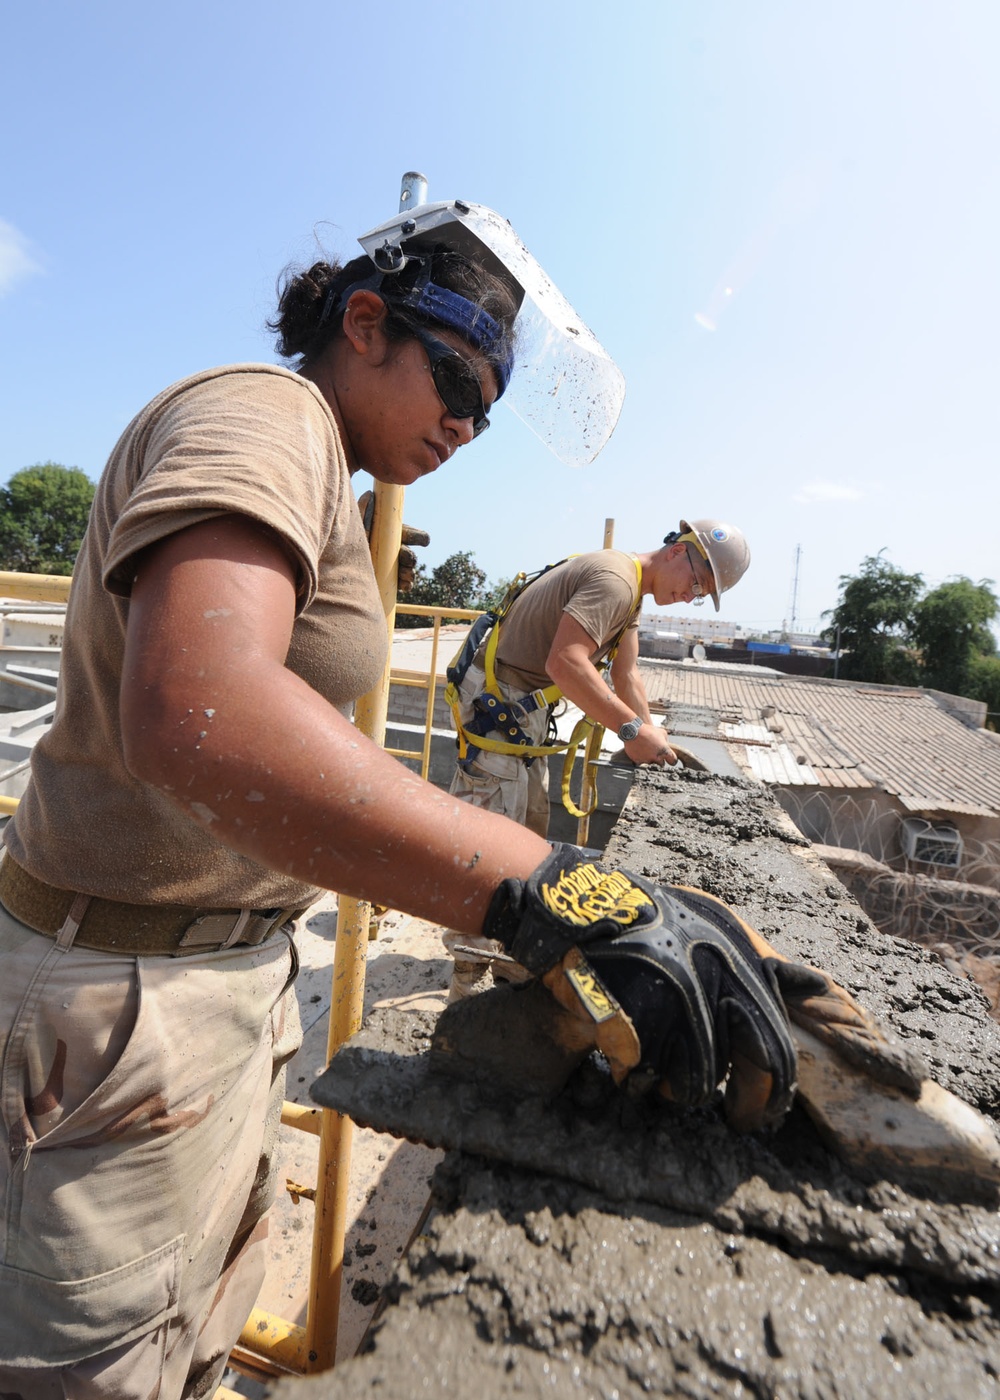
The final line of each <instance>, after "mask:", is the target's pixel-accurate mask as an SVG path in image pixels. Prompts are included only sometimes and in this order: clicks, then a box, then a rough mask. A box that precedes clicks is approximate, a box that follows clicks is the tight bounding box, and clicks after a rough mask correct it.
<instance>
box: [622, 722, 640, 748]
mask: <svg viewBox="0 0 1000 1400" xmlns="http://www.w3.org/2000/svg"><path fill="white" fill-rule="evenodd" d="M641 728H642V720H641V719H640V718H639V716H638V715H634V716H633V718H632V719H627V720H626V721H625V723H624V724H623V725H622V727H621V728H620V729H619V731H618V737H619V739H620V740H621V741H622V743H623V744H627V743H628V741H629V740H630V739H636V738H638V735H639V730H640V729H641Z"/></svg>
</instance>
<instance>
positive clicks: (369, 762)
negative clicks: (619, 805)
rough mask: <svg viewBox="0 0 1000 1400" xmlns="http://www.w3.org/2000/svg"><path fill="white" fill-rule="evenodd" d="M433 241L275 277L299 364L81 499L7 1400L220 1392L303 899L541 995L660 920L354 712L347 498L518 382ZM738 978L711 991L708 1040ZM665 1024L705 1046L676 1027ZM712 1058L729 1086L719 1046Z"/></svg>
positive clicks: (13, 1230) (1, 869) (0, 1276)
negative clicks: (567, 966)
mask: <svg viewBox="0 0 1000 1400" xmlns="http://www.w3.org/2000/svg"><path fill="white" fill-rule="evenodd" d="M455 209H456V210H459V211H460V212H461V211H463V210H465V212H467V210H466V207H465V206H459V205H456V206H455ZM487 212H489V211H487ZM456 218H457V216H456ZM494 218H495V216H494ZM449 229H452V232H453V231H454V230H453V228H452V225H448V226H447V227H445V229H444V230H443V232H441V231H435V232H433V233H432V236H430V238H429V240H428V239H425V240H424V241H422V242H421V241H417V242H408V236H407V230H406V227H405V226H403V227H402V229H401V233H402V234H403V235H404V236H403V237H402V239H401V241H400V242H399V243H398V244H396V245H392V246H389V244H388V243H386V244H385V246H384V247H383V246H382V245H379V247H378V248H377V249H376V250H375V252H373V253H372V254H371V256H368V255H366V256H364V257H362V258H359V259H356V260H355V261H354V262H352V263H348V264H347V266H346V267H340V266H338V265H336V264H332V263H317V264H316V265H315V266H313V267H312V268H310V269H309V270H308V271H307V272H305V273H303V274H301V275H299V276H296V277H293V278H291V279H290V280H289V282H288V283H287V285H286V287H285V289H284V291H283V293H282V296H281V300H280V305H279V309H278V314H277V317H276V319H275V322H274V329H275V330H276V331H277V333H278V336H279V350H280V353H281V354H282V355H283V356H284V357H286V358H288V359H290V360H291V361H292V362H293V364H294V371H292V372H290V371H288V370H284V369H279V368H275V367H274V366H262V365H241V366H240V365H238V366H228V367H226V368H224V369H221V370H211V371H207V372H206V373H203V374H200V375H195V376H193V377H192V378H190V379H188V380H185V381H183V382H182V383H180V384H177V385H173V386H171V387H170V388H169V389H167V390H165V391H164V392H163V393H162V394H160V395H159V396H158V397H157V398H156V399H154V400H153V402H152V403H151V404H149V405H147V406H146V408H144V409H143V410H142V411H141V412H140V413H139V414H138V415H137V417H136V418H135V419H134V420H133V422H132V423H131V424H130V425H129V426H128V428H126V430H125V432H124V434H123V435H122V438H121V439H120V441H119V443H118V444H117V446H116V448H115V450H114V452H113V453H112V456H111V458H110V460H109V463H108V466H107V469H106V471H105V473H104V475H103V477H102V479H101V482H100V484H99V486H98V490H97V494H96V496H95V501H94V507H93V512H92V516H91V522H90V526H89V528H88V533H87V537H86V540H85V542H84V546H83V549H82V550H81V554H80V558H79V561H78V565H77V570H76V573H75V575H74V584H73V590H72V595H71V599H70V604H69V609H68V614H67V629H66V643H65V652H64V660H63V670H62V675H61V681H60V699H59V702H58V705H57V713H56V717H55V721H54V723H53V725H52V729H51V733H50V734H49V735H48V736H47V737H46V738H45V739H44V740H43V741H42V742H41V743H40V744H39V745H38V747H37V751H36V755H35V763H34V767H33V776H32V782H31V784H30V786H29V788H28V791H27V793H26V794H25V797H24V799H23V802H22V804H21V806H20V808H19V810H18V812H17V814H16V816H15V818H14V820H13V822H12V823H11V824H10V827H9V829H8V831H7V832H6V833H5V841H6V845H7V855H6V857H5V859H4V861H3V864H2V866H0V905H2V907H0V958H2V975H0V1026H2V1027H3V1028H4V1033H5V1034H6V1037H7V1039H6V1044H5V1049H4V1055H3V1084H2V1093H3V1099H4V1107H5V1112H4V1115H3V1123H4V1125H5V1128H4V1132H5V1136H6V1141H5V1142H4V1144H3V1147H4V1150H3V1151H0V1164H2V1166H0V1174H4V1175H5V1176H7V1175H8V1174H9V1178H8V1180H6V1181H3V1182H0V1189H3V1194H4V1198H5V1201H6V1210H7V1217H6V1221H5V1229H4V1236H3V1237H4V1239H5V1241H6V1253H5V1256H4V1258H3V1260H2V1262H3V1264H4V1266H5V1267H4V1268H3V1269H2V1270H0V1390H3V1391H11V1392H19V1393H22V1394H24V1395H25V1396H31V1397H49V1396H53V1397H55V1396H62V1395H64V1394H65V1395H74V1394H81V1393H86V1395H87V1396H88V1397H91V1400H93V1398H94V1397H102V1396H103V1397H111V1396H114V1397H116V1400H121V1397H131V1396H140V1395H152V1394H159V1395H160V1396H161V1397H162V1400H175V1397H177V1396H183V1395H187V1394H188V1393H192V1392H195V1391H196V1392H197V1393H198V1394H210V1393H211V1392H212V1390H213V1389H214V1386H215V1382H216V1380H217V1378H218V1375H219V1374H220V1373H221V1371H222V1368H223V1366H224V1364H225V1360H226V1357H227V1356H228V1353H229V1349H230V1348H231V1346H232V1344H233V1342H234V1341H235V1339H236V1336H237V1334H238V1332H239V1330H240V1327H241V1326H242V1323H243V1322H244V1320H245V1319H246V1317H247V1315H248V1313H249V1310H250V1308H251V1306H252V1304H253V1302H254V1299H255V1296H256V1292H257V1288H258V1285H259V1282H260V1278H261V1274H262V1262H261V1261H262V1255H261V1250H262V1243H263V1236H264V1235H265V1234H266V1230H264V1229H263V1228H262V1227H261V1217H262V1215H263V1213H264V1212H265V1210H266V1208H267V1205H268V1203H269V1200H270V1195H271V1188H272V1179H271V1171H272V1165H273V1164H272V1160H271V1148H272V1146H273V1142H274V1136H275V1132H276V1128H277V1121H278V1113H279V1111H280V1105H281V1099H282V1081H281V1075H280V1067H281V1065H282V1064H283V1063H284V1061H285V1060H286V1059H287V1058H288V1056H289V1055H290V1054H291V1053H292V1052H293V1051H294V1049H295V1047H296V1044H297V1022H296V1016H295V1009H294V1008H295V1004H294V999H293V998H291V997H290V996H289V995H288V987H289V984H290V981H291V979H292V977H293V976H294V972H293V969H292V962H293V958H292V953H291V950H290V945H289V938H288V936H287V934H286V933H285V932H284V931H283V926H284V925H285V922H286V920H287V918H288V916H289V915H290V914H292V913H293V912H295V911H296V910H298V909H301V908H303V907H304V906H307V905H308V904H309V903H310V902H311V900H312V899H313V898H314V896H315V894H316V892H317V891H318V890H319V889H328V890H339V891H341V892H345V893H350V894H353V895H357V896H361V897H367V898H372V899H375V900H378V901H380V902H381V903H384V904H388V905H391V906H393V907H395V908H398V909H401V910H406V911H409V912H411V913H413V914H416V915H418V916H420V917H423V918H426V919H429V920H432V921H435V922H437V923H440V924H443V925H448V926H450V927H452V928H457V929H460V930H465V931H468V932H469V933H479V932H480V931H481V930H484V929H486V928H488V929H490V930H491V931H492V936H495V937H498V938H500V939H501V941H504V942H505V946H507V944H506V939H507V938H508V937H510V938H511V939H512V940H520V941H519V942H516V943H515V944H513V945H512V946H515V947H516V952H517V955H518V956H519V958H520V959H521V960H522V961H526V962H528V963H529V964H530V965H531V966H532V967H533V968H534V969H535V970H537V971H542V970H544V969H545V968H546V967H555V966H556V965H558V964H559V963H560V959H561V958H562V956H563V954H564V953H568V952H571V951H572V950H573V945H574V944H575V943H576V941H577V939H578V937H579V936H580V935H579V928H580V926H581V924H588V923H593V921H594V920H595V919H598V918H600V919H601V925H600V927H601V929H603V930H604V931H605V932H610V933H614V932H615V931H616V930H617V931H620V930H621V929H622V928H625V927H628V926H630V925H631V924H633V923H635V922H636V920H637V919H638V920H639V921H640V922H641V921H642V920H643V919H646V920H653V921H654V922H655V921H656V920H657V919H659V914H658V912H657V910H658V908H659V905H658V903H657V899H658V896H655V895H654V893H653V892H651V891H649V890H645V889H642V888H640V887H639V886H638V885H636V884H634V883H633V882H631V880H630V877H627V876H624V875H623V874H621V873H620V872H617V873H614V874H613V875H612V876H608V877H606V876H605V875H603V874H601V872H599V871H596V870H595V869H594V867H593V866H590V865H587V866H586V867H585V869H584V873H582V874H581V873H579V869H578V868H579V867H580V866H581V861H580V859H579V858H578V857H576V856H574V855H572V854H571V853H567V852H562V853H557V854H556V855H555V856H553V853H552V848H551V847H550V846H549V845H548V843H547V842H546V841H544V840H543V839H542V838H541V837H539V836H538V835H536V834H534V833H532V832H530V831H528V830H527V829H526V828H524V827H522V826H519V825H517V824H515V823H513V822H510V821H508V820H507V819H505V818H503V817H500V816H496V815H494V814H492V813H490V812H487V811H483V810H478V809H476V808H472V807H469V806H468V805H466V804H464V803H461V802H459V801H457V800H454V799H452V798H451V797H449V796H447V795H446V794H444V793H441V792H439V791H438V790H436V789H435V788H433V787H431V786H429V785H428V784H427V783H425V782H423V781H421V779H420V778H418V777H417V776H415V775H414V774H412V773H411V772H410V771H409V770H408V769H407V768H405V767H404V766H403V765H401V764H400V763H398V762H397V761H396V760H395V759H394V758H392V757H390V756H389V755H387V754H386V753H385V752H383V751H382V750H381V749H380V748H378V747H377V746H376V745H374V744H373V743H371V742H369V741H368V740H367V739H365V738H364V737H362V736H361V735H360V734H359V733H358V732H357V731H356V730H355V728H354V727H353V725H352V724H351V722H350V720H349V719H348V718H347V717H346V716H345V714H344V713H343V710H344V709H346V708H347V707H348V706H349V704H350V702H351V701H352V700H353V699H355V698H356V697H357V696H358V695H359V694H362V693H364V692H365V691H366V690H368V689H369V688H370V687H371V685H372V683H373V682H374V680H375V679H376V678H377V676H378V675H380V674H381V670H382V667H383V663H384V658H385V648H386V638H385V635H384V621H383V618H382V615H381V609H380V606H379V599H378V594H377V590H376V587H375V580H374V576H373V573H372V569H371V564H370V560H369V559H368V556H367V553H366V549H365V540H364V536H363V533H362V529H361V525H360V521H359V517H358V511H357V507H356V503H355V500H354V497H353V493H352V491H351V488H350V481H349V478H350V474H351V473H352V472H354V471H355V470H356V469H358V468H364V469H366V470H367V471H369V472H371V473H372V474H373V475H374V476H375V477H376V478H377V479H378V480H380V481H384V482H392V483H398V484H402V485H408V484H410V483H412V482H415V481H417V480H419V478H420V477H422V476H425V475H427V474H429V473H431V472H434V471H436V470H437V469H438V468H439V467H441V466H443V465H444V464H446V463H447V462H448V461H449V459H450V458H451V457H452V456H453V455H454V453H455V452H456V451H457V450H458V448H459V447H462V446H465V445H467V444H469V443H470V442H471V441H472V440H473V438H474V437H475V436H476V435H477V433H479V432H481V431H482V429H483V428H484V427H485V426H486V422H487V414H488V412H489V410H490V408H491V407H492V405H493V403H494V402H495V401H496V399H497V398H498V397H499V396H500V395H501V394H502V393H503V391H504V390H505V389H506V386H507V382H508V379H509V378H510V374H511V370H512V367H513V347H514V333H513V332H514V321H515V316H516V314H517V311H518V302H519V295H518V293H519V292H520V291H521V290H523V288H521V287H520V286H519V284H518V283H517V281H516V279H514V278H513V276H512V275H511V274H509V272H507V271H506V270H505V269H504V267H503V266H502V265H501V266H500V268H499V270H498V262H497V258H496V257H495V256H491V257H487V256H486V253H485V252H483V253H482V255H481V256H479V255H477V254H476V251H475V247H474V246H472V245H470V244H469V241H468V239H467V238H464V239H457V238H456V240H455V241H456V243H458V242H461V244H462V246H463V247H464V248H465V249H466V252H467V254H468V255H465V254H462V253H460V252H457V251H455V248H454V247H452V246H449V244H448V238H449V236H450V234H449ZM470 246H472V251H471V252H469V249H470ZM397 254H398V255H399V256H398V257H397ZM378 255H381V264H380V261H379V256H378ZM521 265H522V266H523V259H522V263H521ZM487 267H488V268H489V269H491V270H489V271H488V270H487ZM583 330H585V328H583ZM588 334H589V333H588ZM578 338H580V336H579V334H578ZM598 348H599V347H598ZM602 353H603V352H602ZM594 405H596V398H594V397H593V396H592V408H593V411H591V412H589V413H588V415H587V419H586V421H587V422H588V423H592V422H593V421H594V418H595V415H597V408H596V406H594ZM614 411H615V413H616V412H617V408H615V410H614ZM581 421H582V420H581ZM612 422H613V418H612ZM550 858H551V860H554V861H555V865H554V866H552V865H550V866H549V867H547V868H546V873H545V875H544V879H543V880H542V882H541V884H538V883H537V882H536V883H535V884H532V885H531V886H526V885H525V883H524V882H525V881H526V880H527V877H528V876H529V875H531V873H532V872H533V871H536V870H537V869H538V868H540V867H541V866H542V863H543V862H545V861H546V860H547V859H550ZM608 880H610V884H609V883H607V881H608ZM505 881H511V882H512V883H511V884H509V885H507V886H504V882H505ZM545 890H549V891H551V890H557V891H558V892H559V898H558V900H556V902H555V903H553V904H552V906H551V910H550V912H549V913H548V914H543V912H542V908H543V902H544V901H543V898H542V896H543V895H544V893H545ZM553 911H554V912H553ZM560 911H565V912H560ZM488 915H489V917H488ZM525 940H527V941H526V942H525ZM730 953H731V955H732V956H734V957H735V956H737V954H736V953H734V952H733V951H732V950H730ZM739 956H740V957H744V958H745V957H746V956H747V954H746V953H745V950H741V951H740V952H739ZM644 975H645V974H644ZM748 981H749V982H753V985H754V986H757V987H758V990H757V993H756V995H757V996H758V999H759V1000H760V1001H761V1002H762V1004H764V1008H765V1012H766V1013H767V1018H768V1024H771V1023H772V1022H773V1024H774V1025H775V1026H776V1027H777V1028H778V1029H777V1030H776V1031H775V1033H774V1034H775V1037H776V1039H775V1041H774V1042H773V1050H774V1060H775V1071H774V1075H775V1083H776V1085H777V1088H776V1096H775V1099H774V1102H775V1103H776V1104H778V1105H779V1108H780V1106H781V1105H783V1104H784V1102H785V1091H786V1090H787V1086H788V1082H789V1074H790V1070H789V1056H791V1062H792V1065H793V1064H794V1052H793V1051H791V1050H790V1042H788V1041H787V1031H785V1032H784V1036H785V1038H784V1040H782V1039H781V1027H782V1026H783V1025H784V1022H783V1019H782V1014H781V1013H780V1008H779V1007H778V1004H777V1001H776V998H775V997H774V994H773V992H768V991H767V988H766V986H765V984H764V982H763V980H762V979H760V978H757V979H756V981H755V982H754V981H753V979H752V978H749V974H748V978H745V979H744V982H748ZM654 983H655V985H654V986H653V989H652V991H651V990H650V988H649V987H648V986H644V988H643V990H642V998H641V1001H642V1006H643V1007H644V1008H645V1009H646V1010H647V1011H648V1009H649V1008H650V1007H652V1008H653V1009H654V1010H655V1008H657V1007H658V1006H661V1005H662V1006H664V1007H674V1008H676V1003H675V1001H674V1000H673V999H672V993H671V991H670V986H671V984H670V980H669V977H668V978H666V979H665V980H664V979H659V980H656V979H654ZM758 984H759V985H758ZM727 985H728V984H727V983H726V981H725V979H724V978H721V979H716V982H715V983H713V986H714V987H715V991H710V992H709V993H706V1000H705V1005H706V1006H707V1007H710V1009H711V1014H712V1016H713V1017H714V1015H715V1009H716V997H717V995H718V992H719V989H721V990H722V991H725V990H726V988H727ZM661 987H662V990H661ZM741 995H742V996H746V995H748V993H747V992H746V990H745V988H744V990H743V991H740V990H739V989H737V990H736V991H732V992H731V993H730V996H731V997H732V996H736V997H739V996H741ZM620 999H621V1001H622V1005H623V1006H625V1008H626V1010H627V1009H628V1007H629V1006H630V1005H631V1001H630V994H629V993H628V991H627V989H625V990H623V991H622V992H621V993H620ZM581 1014H584V1015H586V1013H585V1012H583V1013H581ZM761 1014H763V1013H761ZM620 1015H621V1013H617V1016H618V1018H620ZM760 1019H761V1018H760V1016H758V1020H760ZM616 1023H617V1022H616ZM670 1024H671V1025H674V1026H676V1033H677V1034H680V1035H687V1034H688V1033H689V1030H690V1028H689V1026H688V1022H687V1020H686V1019H685V1017H684V1015H682V1014H677V1015H674V1016H672V1017H671V1018H670ZM629 1025H630V1027H631V1023H629ZM628 1035H629V1036H631V1039H630V1040H629V1044H630V1045H634V1058H633V1061H632V1062H633V1063H635V1062H636V1061H637V1059H638V1056H639V1050H640V1042H639V1039H638V1038H637V1033H636V1031H635V1030H633V1029H631V1028H629V1030H628ZM669 1043H672V1040H671V1037H670V1036H667V1035H666V1033H665V1032H664V1030H663V1028H662V1026H661V1027H660V1029H659V1031H658V1035H657V1039H656V1044H657V1046H658V1047H659V1046H662V1045H664V1044H669ZM657 1053H658V1054H659V1050H658V1051H657ZM699 1055H702V1056H704V1057H706V1058H705V1063H706V1064H708V1063H710V1064H711V1068H712V1071H713V1072H714V1071H715V1068H716V1065H715V1045H714V1040H713V1035H712V1024H711V1023H710V1022H709V1023H707V1024H706V1025H702V1026H700V1027H699V1028H698V1033H697V1036H695V1037H694V1038H693V1039H692V1042H691V1051H690V1056H689V1058H690V1059H692V1060H694V1061H695V1062H696V1063H701V1061H700V1060H698V1059H697V1057H698V1056H699ZM693 1080H694V1076H692V1082H693ZM10 1183H16V1187H17V1189H16V1190H13V1189H7V1187H8V1186H9V1184H10Z"/></svg>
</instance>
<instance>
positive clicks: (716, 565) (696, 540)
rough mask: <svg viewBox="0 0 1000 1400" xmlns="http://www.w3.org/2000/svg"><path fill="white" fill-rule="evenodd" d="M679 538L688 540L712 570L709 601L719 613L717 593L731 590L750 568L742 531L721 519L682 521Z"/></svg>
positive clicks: (746, 545) (748, 551)
mask: <svg viewBox="0 0 1000 1400" xmlns="http://www.w3.org/2000/svg"><path fill="white" fill-rule="evenodd" d="M680 531H681V535H680V537H681V539H682V540H690V541H691V543H692V544H693V545H694V546H695V548H696V549H697V550H698V553H699V554H700V555H701V556H702V558H703V559H705V560H707V562H708V565H709V568H710V569H711V570H712V578H713V579H714V581H715V587H714V588H713V589H712V602H713V603H714V604H715V611H716V612H718V611H719V594H720V593H725V592H726V590H727V589H729V588H732V587H734V586H735V585H736V584H737V583H739V581H740V579H741V578H742V577H743V575H744V574H745V573H746V571H747V569H748V568H749V567H750V546H749V545H748V544H747V542H746V539H745V538H744V535H743V531H742V530H739V529H737V527H736V526H735V525H727V524H726V522H725V521H724V520H691V521H688V520H682V521H681V523H680Z"/></svg>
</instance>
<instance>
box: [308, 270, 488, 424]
mask: <svg viewBox="0 0 1000 1400" xmlns="http://www.w3.org/2000/svg"><path fill="white" fill-rule="evenodd" d="M414 264H417V265H418V266H419V272H418V275H417V278H416V280H415V281H414V282H413V283H412V285H411V286H409V287H407V288H406V289H405V290H403V289H402V288H400V287H399V285H398V282H397V281H396V279H398V277H399V273H398V272H379V271H375V272H373V273H372V274H371V276H370V277H365V278H364V279H363V280H362V281H360V282H352V283H351V285H350V286H349V287H345V288H344V290H343V291H338V289H337V287H336V285H334V286H333V287H331V288H330V291H329V293H328V294H327V298H326V304H325V305H324V307H323V314H322V315H321V316H320V319H319V326H317V330H319V328H320V327H321V326H323V325H325V324H326V322H327V321H328V320H329V319H330V318H331V317H332V316H336V315H339V314H340V313H341V312H342V311H343V310H344V308H345V307H346V306H347V303H348V302H349V301H350V299H351V297H352V296H353V295H354V293H355V292H377V293H378V295H379V296H380V297H381V298H382V300H383V301H384V302H385V303H386V305H387V306H390V307H394V306H404V307H406V308H407V310H410V311H415V312H417V313H418V314H419V315H422V316H426V317H428V319H429V320H431V321H435V322H436V323H437V324H438V325H439V326H446V327H447V328H448V329H449V330H453V331H458V333H459V335H461V336H462V337H463V339H465V340H467V341H468V342H469V344H470V345H471V346H472V347H473V349H475V350H478V351H479V353H480V354H481V355H485V356H486V358H487V359H488V360H489V362H490V368H491V369H492V370H493V372H494V374H495V375H496V379H497V398H498V399H499V398H500V397H501V396H502V394H503V392H504V390H505V389H506V388H507V385H508V384H509V383H510V377H511V374H512V373H513V369H514V349H513V346H512V345H511V343H510V340H509V338H508V337H507V336H506V335H505V334H504V330H503V327H502V326H501V325H500V322H499V321H497V320H495V319H494V317H492V316H491V315H490V314H489V312H488V311H484V310H483V308H482V307H481V306H476V305H475V303H474V302H471V301H469V300H468V298H467V297H463V296H461V295H460V294H459V293H458V292H452V291H450V290H449V289H448V288H447V287H439V286H438V285H437V284H436V283H435V282H432V281H431V280H430V272H431V267H430V259H429V258H415V257H409V258H408V259H407V262H406V266H407V267H408V268H409V267H413V266H414ZM390 279H391V280H390Z"/></svg>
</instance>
